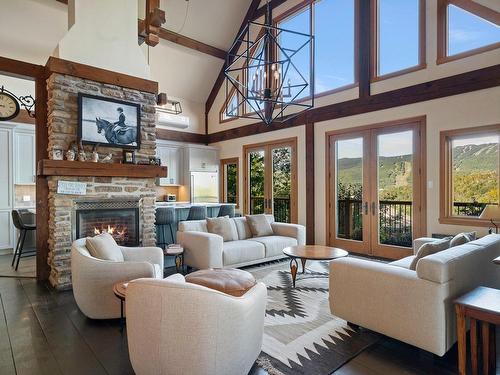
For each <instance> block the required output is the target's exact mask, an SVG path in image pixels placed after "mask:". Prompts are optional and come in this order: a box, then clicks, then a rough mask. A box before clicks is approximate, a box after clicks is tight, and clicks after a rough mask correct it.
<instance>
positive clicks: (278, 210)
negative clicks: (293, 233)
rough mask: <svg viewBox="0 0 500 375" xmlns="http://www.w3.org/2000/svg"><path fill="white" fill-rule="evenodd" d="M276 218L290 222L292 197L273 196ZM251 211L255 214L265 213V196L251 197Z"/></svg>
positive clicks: (282, 221)
mask: <svg viewBox="0 0 500 375" xmlns="http://www.w3.org/2000/svg"><path fill="white" fill-rule="evenodd" d="M273 201H274V202H273V213H274V220H275V221H278V222H281V223H289V222H290V197H274V198H273ZM250 212H251V213H253V214H262V213H264V197H251V198H250Z"/></svg>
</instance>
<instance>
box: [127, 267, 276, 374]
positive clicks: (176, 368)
mask: <svg viewBox="0 0 500 375" xmlns="http://www.w3.org/2000/svg"><path fill="white" fill-rule="evenodd" d="M266 300H267V291H266V286H265V285H264V284H263V283H257V284H256V285H255V286H254V287H253V288H252V289H250V290H249V291H248V292H246V293H245V294H244V295H243V296H241V297H233V296H230V295H228V294H224V293H221V292H219V291H216V290H212V289H208V288H206V287H204V286H201V285H196V284H191V283H187V282H185V280H184V277H183V276H182V275H180V274H176V275H172V276H170V277H167V278H166V279H163V280H155V279H139V280H134V281H132V282H131V283H129V285H128V288H127V340H128V347H129V355H130V361H131V362H132V367H133V368H134V371H135V372H136V374H138V375H156V374H164V375H168V374H172V375H183V374H186V375H191V374H206V375H212V374H213V375H216V374H234V375H238V374H241V375H246V374H248V372H249V371H250V369H251V367H252V365H253V363H254V362H255V360H256V359H257V357H258V355H259V353H260V351H261V346H262V337H263V332H264V315H265V309H266Z"/></svg>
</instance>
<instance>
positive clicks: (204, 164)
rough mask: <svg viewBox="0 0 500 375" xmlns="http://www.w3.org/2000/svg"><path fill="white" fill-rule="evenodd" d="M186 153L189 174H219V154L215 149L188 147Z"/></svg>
mask: <svg viewBox="0 0 500 375" xmlns="http://www.w3.org/2000/svg"><path fill="white" fill-rule="evenodd" d="M184 153H185V154H184V155H185V157H186V165H187V169H188V171H189V172H217V171H218V170H219V154H218V152H217V149H215V148H212V147H206V146H205V147H200V146H188V147H186V148H185V151H184Z"/></svg>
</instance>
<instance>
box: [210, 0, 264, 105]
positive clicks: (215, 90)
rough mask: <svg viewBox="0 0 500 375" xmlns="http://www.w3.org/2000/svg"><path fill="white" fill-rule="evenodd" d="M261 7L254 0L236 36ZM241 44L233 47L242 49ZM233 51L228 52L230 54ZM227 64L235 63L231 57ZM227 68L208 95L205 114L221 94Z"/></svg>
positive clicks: (222, 70) (257, 1)
mask: <svg viewBox="0 0 500 375" xmlns="http://www.w3.org/2000/svg"><path fill="white" fill-rule="evenodd" d="M259 5H260V0H252V2H251V3H250V6H249V7H248V10H247V13H246V14H245V17H243V21H242V22H241V26H240V28H239V30H238V33H237V34H236V36H238V35H240V33H241V32H242V31H243V29H244V28H245V26H246V24H247V23H248V21H249V20H251V19H253V17H254V14H255V11H256V10H257V8H258V7H259ZM240 45H241V44H240V43H237V44H236V45H234V46H233V48H234V49H238V48H240ZM230 52H231V51H228V54H229V53H230ZM227 60H229V61H226V63H228V64H231V63H232V62H233V58H232V57H229V56H228V58H227ZM225 67H226V64H224V65H223V66H222V69H221V70H220V72H219V75H218V76H217V79H216V80H215V83H214V85H213V87H212V90H211V91H210V94H209V95H208V98H207V101H206V103H205V113H209V112H210V109H211V108H212V105H213V104H214V101H215V98H216V97H217V94H218V93H219V90H220V88H221V86H222V83H223V82H224V68H225Z"/></svg>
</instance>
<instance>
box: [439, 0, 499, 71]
mask: <svg viewBox="0 0 500 375" xmlns="http://www.w3.org/2000/svg"><path fill="white" fill-rule="evenodd" d="M499 47H500V13H499V12H497V11H495V10H493V9H490V8H488V7H486V6H483V5H481V4H478V3H476V2H472V1H469V2H464V1H457V0H440V2H439V7H438V61H437V62H438V64H439V63H443V62H447V61H451V60H456V59H459V58H462V57H466V56H471V55H474V54H477V53H481V52H484V51H488V50H491V49H495V48H499Z"/></svg>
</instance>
